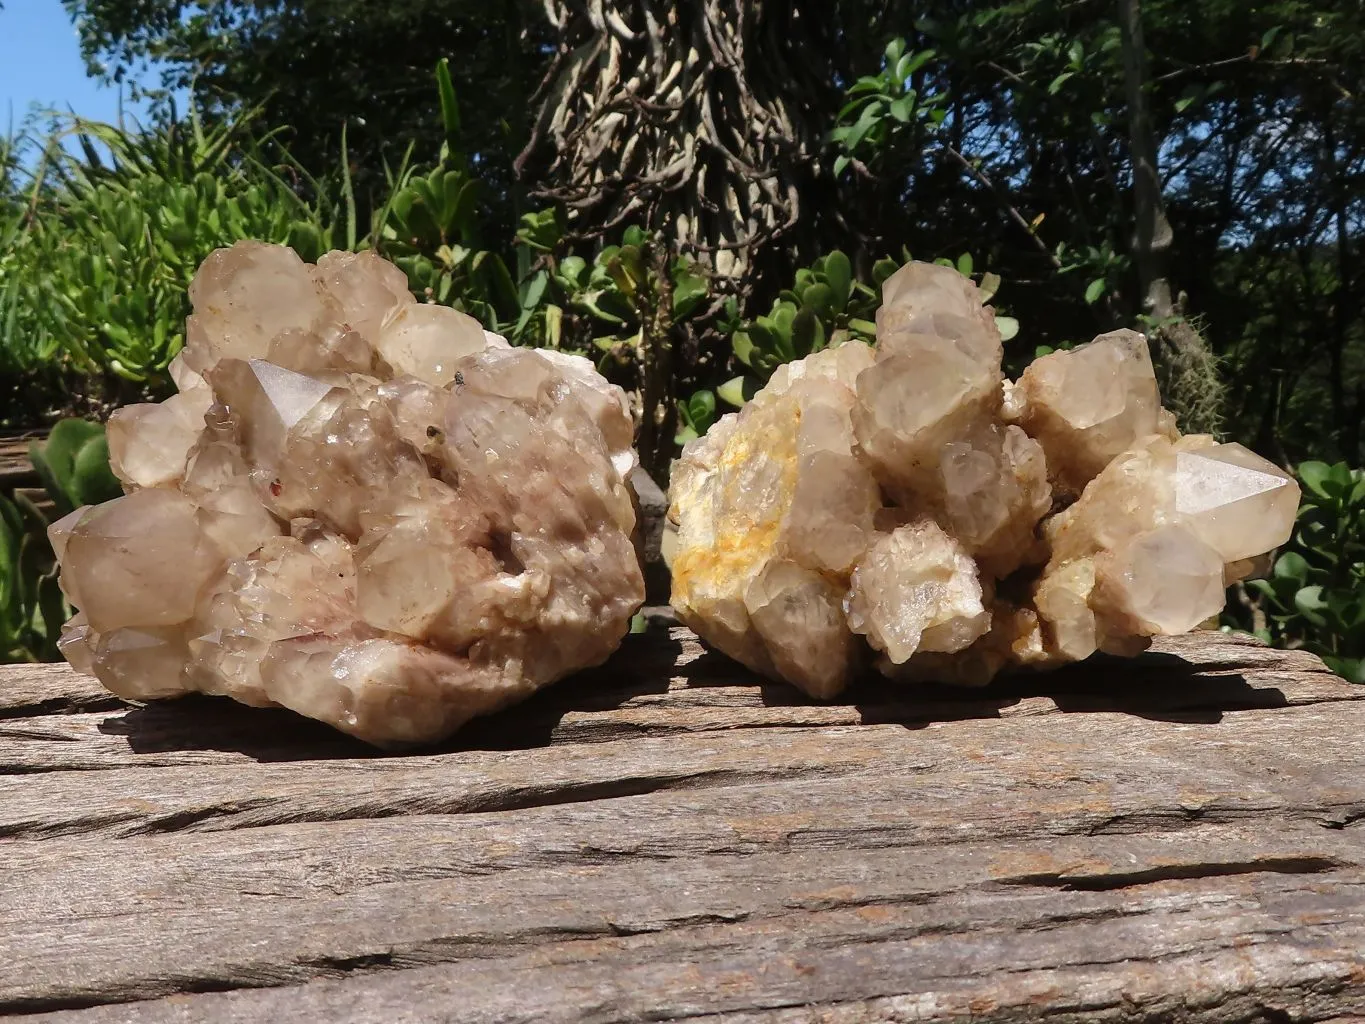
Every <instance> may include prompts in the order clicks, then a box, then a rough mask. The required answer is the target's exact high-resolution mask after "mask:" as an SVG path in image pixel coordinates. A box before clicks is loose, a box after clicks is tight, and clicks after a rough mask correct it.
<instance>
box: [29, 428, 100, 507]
mask: <svg viewBox="0 0 1365 1024" xmlns="http://www.w3.org/2000/svg"><path fill="white" fill-rule="evenodd" d="M28 457H29V461H30V462H32V463H33V468H34V469H36V470H37V471H38V476H39V478H40V479H41V480H42V482H43V488H44V490H46V491H47V494H48V497H49V498H50V499H51V500H52V503H53V504H54V505H55V506H56V507H57V515H58V516H64V515H66V514H68V513H69V512H72V511H74V510H75V509H77V508H79V507H80V506H81V505H97V504H99V503H100V502H102V501H109V500H110V499H111V498H116V497H118V496H119V495H120V494H121V493H123V492H122V488H121V487H120V485H119V482H118V478H117V477H115V476H114V474H113V472H112V471H111V470H110V469H109V442H108V441H107V440H106V438H105V434H104V427H102V426H101V425H100V424H98V423H91V422H90V421H89V420H83V419H76V418H75V417H71V418H68V419H64V420H61V421H60V422H59V423H57V424H56V425H55V426H54V427H53V428H52V432H51V433H50V434H48V436H47V440H46V441H45V442H43V443H39V442H37V441H35V442H34V443H33V444H32V445H30V446H29V451H28Z"/></svg>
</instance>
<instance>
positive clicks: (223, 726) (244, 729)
mask: <svg viewBox="0 0 1365 1024" xmlns="http://www.w3.org/2000/svg"><path fill="white" fill-rule="evenodd" d="M99 730H100V732H102V733H105V734H106V735H110V736H123V737H125V738H126V739H127V740H128V747H129V749H131V750H132V751H133V752H134V753H136V754H154V753H170V752H174V751H186V750H221V751H231V752H234V753H239V754H244V755H246V756H247V757H250V758H254V759H255V760H257V761H262V762H270V761H313V760H319V759H323V758H328V759H330V758H343V757H344V758H353V757H374V756H376V754H377V753H378V751H376V750H375V749H374V748H373V747H371V746H369V745H368V744H365V743H361V742H360V741H359V740H357V739H354V738H352V737H350V736H346V735H344V734H342V733H339V732H337V731H336V730H335V729H333V728H331V727H330V726H327V725H323V724H322V723H321V722H315V721H313V720H312V719H310V718H304V717H303V716H302V715H296V714H294V713H293V712H292V711H286V710H285V709H284V708H250V707H247V706H246V705H244V704H238V703H237V702H236V701H234V700H230V699H229V698H227V697H200V696H191V697H182V698H180V699H178V700H168V701H157V702H155V703H152V704H146V705H142V706H139V707H134V708H130V709H129V710H128V712H127V713H126V714H124V715H122V716H120V717H118V718H106V719H105V720H104V721H102V722H100V724H99Z"/></svg>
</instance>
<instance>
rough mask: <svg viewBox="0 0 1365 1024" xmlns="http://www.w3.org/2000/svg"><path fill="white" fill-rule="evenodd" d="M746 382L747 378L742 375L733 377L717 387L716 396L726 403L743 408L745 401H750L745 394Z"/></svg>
mask: <svg viewBox="0 0 1365 1024" xmlns="http://www.w3.org/2000/svg"><path fill="white" fill-rule="evenodd" d="M745 383H746V378H745V377H744V376H742V375H741V376H739V377H731V378H730V379H729V380H727V381H726V382H725V383H724V384H722V385H721V386H720V387H718V388H717V389H716V396H717V397H718V398H720V400H721V401H722V402H724V403H725V404H726V405H733V406H734V407H735V408H736V409H742V408H743V407H744V403H745V402H746V401H748V399H747V398H746V397H745V394H744V391H745V387H744V386H745Z"/></svg>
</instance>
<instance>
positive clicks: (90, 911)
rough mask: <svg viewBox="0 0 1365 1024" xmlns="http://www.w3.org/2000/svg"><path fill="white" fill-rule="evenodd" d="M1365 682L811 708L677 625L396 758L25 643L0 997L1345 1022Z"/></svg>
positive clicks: (888, 700)
mask: <svg viewBox="0 0 1365 1024" xmlns="http://www.w3.org/2000/svg"><path fill="white" fill-rule="evenodd" d="M1362 698H1365V688H1361V687H1356V686H1352V685H1350V684H1347V683H1345V682H1343V681H1342V680H1340V679H1338V678H1336V677H1335V676H1332V675H1331V674H1330V673H1328V672H1327V671H1326V670H1325V668H1324V667H1323V666H1322V664H1321V663H1320V662H1319V661H1318V660H1317V659H1316V658H1313V657H1311V656H1309V655H1306V654H1302V653H1293V652H1289V653H1286V652H1278V651H1271V650H1268V649H1266V648H1264V647H1262V646H1260V645H1259V644H1257V643H1256V642H1255V641H1252V640H1249V639H1245V638H1236V637H1229V636H1223V635H1221V634H1216V633H1204V634H1197V635H1194V636H1190V637H1181V638H1175V639H1171V640H1166V641H1162V642H1161V643H1160V644H1159V645H1158V647H1157V649H1156V650H1154V651H1153V652H1151V653H1149V654H1147V655H1145V656H1143V657H1142V658H1139V659H1136V660H1135V661H1133V662H1118V661H1112V660H1102V661H1098V662H1094V663H1091V664H1086V665H1083V666H1077V667H1075V668H1073V669H1071V670H1068V671H1066V672H1062V673H1056V674H1053V675H1047V676H1034V677H1022V678H1017V679H1013V680H1009V681H1005V682H1001V683H998V684H996V685H995V686H993V687H991V688H989V689H986V690H977V691H961V690H958V691H954V690H949V689H909V688H903V687H895V686H892V685H890V684H878V683H874V682H869V683H868V684H865V685H862V686H860V687H859V688H857V689H856V690H854V691H853V692H852V693H850V694H849V695H848V696H847V697H846V698H844V699H841V701H840V702H838V703H832V704H814V703H811V702H808V701H805V700H802V699H800V697H799V695H798V694H797V693H796V692H795V691H793V690H791V689H789V688H787V687H782V686H776V685H772V684H767V683H762V682H759V681H757V680H755V679H754V678H753V677H752V676H750V675H749V674H747V673H746V672H744V671H743V670H742V669H740V668H738V667H736V666H735V665H734V664H733V663H732V662H730V661H728V660H726V659H724V658H722V657H720V656H718V655H716V654H713V653H707V652H705V651H703V649H702V648H701V646H700V645H699V644H698V643H697V642H696V640H695V638H694V637H693V636H692V635H691V634H690V633H688V632H687V631H686V630H683V629H680V628H673V629H672V630H666V629H659V630H655V631H653V632H650V633H646V634H642V635H637V636H633V637H630V638H628V640H627V642H626V645H625V646H624V647H623V649H622V651H621V652H620V653H619V654H618V655H617V657H616V658H614V659H613V660H612V661H611V662H610V663H609V664H608V665H606V666H604V667H603V668H601V669H599V670H595V671H593V672H591V673H587V674H584V675H583V676H580V677H578V678H576V679H573V680H570V681H566V682H565V683H563V684H560V685H559V686H556V687H553V688H551V689H549V690H547V691H545V692H544V693H542V694H540V695H538V696H537V697H536V698H534V699H533V700H532V701H530V702H529V703H527V704H525V705H522V706H521V707H519V708H515V709H512V710H511V711H509V712H505V713H503V714H501V715H499V716H496V717H494V718H491V719H488V720H486V721H483V722H479V723H476V724H474V725H472V726H471V727H470V728H468V729H466V730H465V731H463V732H462V733H461V734H460V735H459V736H458V737H456V739H455V740H454V741H453V742H451V743H450V744H448V745H447V746H446V747H444V748H443V749H441V750H438V751H435V752H425V753H421V754H413V755H408V756H383V755H379V754H377V753H376V752H374V751H371V750H369V749H367V748H365V747H363V746H361V745H360V744H357V743H355V742H353V741H351V740H348V739H346V738H344V737H341V736H339V735H337V734H334V733H332V732H330V731H329V730H327V729H325V728H323V727H321V726H317V725H314V724H312V723H308V722H304V721H301V720H299V719H297V718H295V717H293V716H291V715H289V714H287V713H285V712H282V711H269V710H254V709H249V708H244V707H239V706H237V705H235V704H232V703H230V702H227V701H222V700H211V699H192V700H183V701H177V702H172V703H167V704H160V705H154V706H149V707H130V706H129V705H126V704H124V703H122V702H120V701H119V700H117V699H116V698H114V697H112V696H110V695H108V694H106V693H104V692H103V691H102V690H100V688H99V687H98V685H97V684H96V683H94V682H93V681H92V680H88V679H85V678H82V677H79V676H76V675H75V674H74V673H72V672H71V671H70V670H69V669H67V668H66V667H64V666H11V667H8V668H5V669H0V1013H3V1014H9V1015H17V1016H26V1017H27V1016H29V1015H32V1016H31V1019H33V1020H43V1021H68V1022H73V1024H96V1022H101V1024H102V1022H120V1024H121V1022H125V1021H127V1022H172V1021H176V1022H185V1021H233V1022H247V1021H251V1022H257V1021H259V1022H267V1021H269V1022H276V1021H284V1022H289V1021H326V1022H361V1021H364V1022H371V1021H373V1022H400V1021H401V1022H419V1021H423V1022H424V1021H472V1022H489V1024H492V1022H514V1021H516V1022H531V1021H536V1022H539V1021H547V1022H558V1021H601V1022H606V1021H643V1020H700V1021H715V1022H722V1021H724V1022H727V1024H741V1022H742V1024H760V1022H761V1024H779V1022H780V1024H814V1022H817V1021H819V1022H829V1024H854V1022H858V1024H861V1022H873V1021H879V1022H880V1021H896V1022H900V1021H919V1020H930V1019H946V1020H964V1021H965V1020H973V1021H976V1020H989V1021H1032V1020H1037V1019H1042V1018H1048V1019H1057V1020H1066V1021H1076V1022H1082V1021H1084V1022H1091V1021H1196V1020H1198V1021H1218V1022H1240V1021H1267V1022H1281V1021H1328V1020H1335V1021H1338V1022H1340V1024H1345V1021H1346V1020H1349V1019H1351V1018H1352V1017H1353V1015H1357V1014H1360V1013H1362V1012H1365V845H1363V844H1362V836H1363V835H1365V745H1363V743H1362V737H1363V736H1365V702H1363V701H1362Z"/></svg>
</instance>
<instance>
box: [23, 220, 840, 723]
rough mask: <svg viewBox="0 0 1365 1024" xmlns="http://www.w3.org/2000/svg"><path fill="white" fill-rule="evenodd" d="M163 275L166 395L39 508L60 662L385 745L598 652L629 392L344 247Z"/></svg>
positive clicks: (614, 616) (522, 692)
mask: <svg viewBox="0 0 1365 1024" xmlns="http://www.w3.org/2000/svg"><path fill="white" fill-rule="evenodd" d="M190 296H191V300H192V303H193V307H194V313H193V315H192V316H191V317H190V320H189V323H188V325H187V339H188V340H187V344H186V348H185V350H184V352H183V353H182V354H181V355H180V356H178V357H177V358H176V360H175V361H174V362H173V363H172V366H171V373H172V376H173V378H174V380H175V382H176V385H177V387H178V388H179V389H180V391H179V393H178V394H176V395H174V396H173V397H171V398H170V399H168V400H167V401H165V402H162V403H160V404H157V405H139V406H131V407H129V408H126V409H122V410H120V411H119V412H117V413H115V414H114V416H113V417H112V419H111V420H110V424H109V431H108V436H109V447H110V461H111V464H112V466H113V469H114V471H115V473H116V474H117V475H118V477H119V478H120V480H122V482H123V485H124V490H125V491H126V492H127V493H126V494H125V495H124V497H121V498H118V499H116V500H114V501H111V502H108V503H106V504H104V505H100V506H97V507H94V508H82V509H77V510H76V511H75V512H74V513H72V514H71V515H69V516H67V517H66V518H64V519H62V520H61V521H59V522H57V523H55V524H53V526H52V527H51V530H50V536H51V539H52V543H53V547H54V550H55V551H56V552H57V555H58V558H59V559H60V561H61V565H62V574H61V580H62V586H63V588H64V590H65V592H66V594H67V596H68V597H69V598H70V599H71V602H72V603H73V604H74V605H75V606H76V607H77V608H79V609H80V614H78V615H77V616H76V617H75V618H74V619H72V620H71V621H70V622H69V623H68V624H67V626H66V628H65V630H64V632H63V636H62V640H61V643H60V647H61V650H62V652H63V654H64V655H65V656H66V658H67V660H68V661H70V662H71V664H72V665H73V666H74V667H75V668H76V669H77V670H79V671H82V672H87V673H90V674H93V675H95V676H97V677H98V678H99V679H100V681H101V682H103V683H104V684H105V685H106V686H107V687H108V688H109V689H110V690H112V691H113V692H115V693H117V694H119V695H120V696H123V697H127V698H131V699H138V700H147V699H152V698H159V697H174V696H177V695H180V694H184V693H190V692H201V693H209V694H220V695H225V696H229V697H233V698H235V699H237V700H239V701H241V702H243V703H246V704H250V705H256V706H271V705H278V706H283V707H287V708H291V709H293V710H294V711H297V712H299V713H300V714H303V715H307V716H309V717H311V718H316V719H319V720H321V721H324V722H327V723H330V724H331V725H334V726H336V727H337V728H339V729H342V730H344V731H346V732H349V733H352V734H354V735H356V736H358V737H360V738H362V739H364V740H368V741H370V742H373V743H376V744H380V745H386V746H392V745H406V744H416V743H426V742H431V741H435V740H438V739H440V738H442V737H444V736H446V735H448V734H449V733H451V732H452V731H454V730H455V729H457V728H458V727H459V726H460V725H461V724H462V723H464V722H465V721H467V720H468V719H469V718H471V717H472V716H474V715H479V714H483V713H486V712H489V711H492V710H495V709H497V708H499V707H502V706H504V705H506V704H509V703H511V702H513V701H516V700H519V699H521V698H523V697H525V696H526V695H528V694H530V693H532V692H533V691H534V690H536V689H537V688H539V687H541V686H544V685H546V684H548V683H550V682H552V681H554V680H556V679H558V678H560V677H562V676H564V675H566V674H568V673H570V672H573V671H575V670H577V669H580V668H584V667H587V666H590V665H596V664H599V663H600V662H602V661H603V660H605V659H606V658H607V657H608V656H609V655H610V654H611V652H612V651H613V650H614V649H615V648H616V646H617V644H618V643H619V642H620V640H621V638H622V636H623V635H624V634H625V633H626V631H627V629H628V627H629V621H630V617H631V615H632V614H633V613H634V612H635V610H636V609H637V608H638V607H639V605H640V604H641V602H642V601H643V598H644V583H643V578H642V575H641V571H640V566H639V563H638V561H637V558H636V555H635V549H634V547H633V543H632V535H633V532H634V528H635V512H634V505H633V501H632V495H631V493H630V491H629V489H628V486H627V484H626V482H625V481H626V479H627V476H628V474H629V473H630V472H631V470H632V469H633V468H634V466H635V455H634V452H633V451H632V449H631V439H632V429H633V428H632V422H631V417H630V412H629V406H628V405H627V402H626V397H625V395H624V393H623V392H622V391H621V390H620V389H619V388H616V387H614V386H613V385H611V384H608V383H607V382H606V381H605V380H604V379H602V378H601V377H600V376H599V375H598V374H597V372H596V371H595V370H594V368H593V367H592V364H591V363H589V362H588V361H587V360H585V359H582V358H579V357H576V356H570V355H566V354H563V353H559V352H538V351H531V350H521V349H514V348H510V347H509V346H508V345H507V343H506V342H505V341H504V340H503V339H502V338H500V337H498V336H497V335H493V334H488V333H486V332H484V330H483V329H482V328H481V327H480V326H479V324H478V323H477V321H475V320H473V319H472V318H470V317H468V316H465V315H464V314H463V313H459V312H456V311H455V310H452V309H449V308H446V307H439V306H428V305H419V304H417V303H415V302H414V301H413V299H412V296H411V295H410V294H409V292H408V288H407V280H406V278H405V276H404V275H403V273H402V272H401V271H399V270H398V269H397V268H396V267H394V266H392V265H391V264H389V263H387V262H386V261H384V260H383V259H381V258H379V257H378V256H375V255H373V254H370V253H362V254H359V255H356V254H349V253H339V252H336V253H329V254H327V255H326V256H324V257H322V258H321V259H320V260H319V261H318V264H317V265H316V266H310V265H309V264H306V263H304V262H303V261H302V260H300V259H299V258H298V257H297V256H296V255H295V254H294V253H293V252H292V251H291V250H289V249H286V248H283V247H279V246H270V245H264V244H260V243H255V242H240V243H238V244H236V245H234V246H232V247H231V248H229V249H222V250H219V251H218V252H215V253H214V254H213V255H212V256H210V257H209V258H208V259H207V260H206V261H205V263H204V265H203V267H202V268H201V269H200V272H199V274H198V275H197V276H196V278H195V280H194V283H193V284H192V285H191V288H190ZM844 546H845V548H848V547H849V544H848V543H847V541H845V542H844ZM847 557H848V558H849V559H850V560H851V558H852V555H851V554H850V555H848V556H847ZM835 606H836V609H837V597H836V602H835ZM840 614H842V613H840ZM841 621H842V620H841ZM840 628H841V629H842V625H841V626H840ZM845 646H847V647H851V646H852V645H851V643H848V644H846V645H845Z"/></svg>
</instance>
